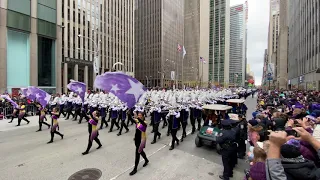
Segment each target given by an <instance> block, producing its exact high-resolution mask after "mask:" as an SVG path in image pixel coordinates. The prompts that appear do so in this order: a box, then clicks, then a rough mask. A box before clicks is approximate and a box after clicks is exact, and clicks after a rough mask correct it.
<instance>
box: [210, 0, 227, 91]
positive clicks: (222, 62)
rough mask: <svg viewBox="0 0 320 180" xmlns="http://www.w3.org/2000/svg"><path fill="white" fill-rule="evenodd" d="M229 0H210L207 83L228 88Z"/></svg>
mask: <svg viewBox="0 0 320 180" xmlns="http://www.w3.org/2000/svg"><path fill="white" fill-rule="evenodd" d="M229 5H230V0H210V34H209V81H210V82H211V84H212V85H215V86H229V46H230V8H229Z"/></svg>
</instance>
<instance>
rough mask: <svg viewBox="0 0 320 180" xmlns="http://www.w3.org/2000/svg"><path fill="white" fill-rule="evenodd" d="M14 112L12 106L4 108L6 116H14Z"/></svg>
mask: <svg viewBox="0 0 320 180" xmlns="http://www.w3.org/2000/svg"><path fill="white" fill-rule="evenodd" d="M12 113H13V107H12V106H7V107H6V108H5V109H4V114H5V117H6V118H10V117H11V116H12Z"/></svg>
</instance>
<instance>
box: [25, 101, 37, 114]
mask: <svg viewBox="0 0 320 180" xmlns="http://www.w3.org/2000/svg"><path fill="white" fill-rule="evenodd" d="M26 113H27V114H28V115H29V116H34V115H36V113H37V111H36V108H35V106H34V105H33V104H30V105H27V106H26Z"/></svg>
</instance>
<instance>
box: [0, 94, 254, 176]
mask: <svg viewBox="0 0 320 180" xmlns="http://www.w3.org/2000/svg"><path fill="white" fill-rule="evenodd" d="M255 102H256V98H254V99H252V98H251V97H249V98H248V99H247V101H246V104H247V106H248V108H249V112H248V114H249V115H248V117H250V118H251V113H252V109H253V108H254V106H255ZM28 118H29V119H30V120H31V123H30V124H29V125H26V124H23V125H22V126H21V127H14V125H15V124H8V123H7V120H2V121H0V174H1V175H0V180H67V179H68V178H69V177H70V176H71V175H72V174H74V173H76V172H77V171H80V170H83V169H86V168H97V169H99V170H100V171H101V173H102V176H101V178H100V179H102V180H109V179H119V180H127V179H133V180H135V179H137V180H138V179H148V180H153V179H154V180H158V179H159V180H160V179H161V180H167V179H168V180H169V179H181V180H182V179H183V180H188V179H190V180H193V179H194V180H199V179H219V178H218V175H219V174H221V172H222V169H223V167H222V165H221V164H222V163H221V157H220V156H219V155H218V154H217V153H216V152H215V151H214V150H213V149H211V148H208V147H201V148H197V147H196V146H195V144H194V139H195V135H192V136H191V135H188V136H187V138H186V139H185V141H184V142H183V143H180V145H179V146H177V147H176V149H174V150H173V151H169V146H168V145H169V143H170V141H171V137H167V136H165V130H164V129H161V133H162V138H161V140H160V141H158V142H157V143H156V144H152V145H151V144H150V142H151V141H152V134H151V133H150V131H151V128H149V129H148V143H147V146H146V148H145V152H146V154H147V156H148V158H149V160H150V164H149V165H148V166H147V167H142V164H143V158H141V161H142V162H140V164H139V168H138V173H137V174H136V175H134V176H132V177H130V176H129V172H130V171H131V170H132V168H133V165H134V156H135V147H134V142H133V137H134V131H135V128H134V126H130V127H129V128H130V132H129V133H126V134H123V135H122V136H120V137H118V136H117V135H116V134H117V131H114V132H112V133H108V129H104V130H101V131H99V133H100V136H99V138H100V140H101V142H102V144H103V147H102V148H101V149H99V150H96V149H95V148H96V147H97V144H95V142H94V143H93V146H92V148H91V151H90V153H89V154H88V155H85V156H83V155H82V154H81V153H82V152H83V151H85V149H86V146H87V141H88V132H87V124H86V123H83V124H81V125H79V124H77V123H76V122H75V121H71V120H68V121H66V120H64V119H63V118H60V119H59V122H60V128H61V132H62V133H64V134H65V138H64V139H63V140H60V137H57V136H56V137H55V140H54V143H52V144H46V143H47V142H48V141H49V139H50V134H49V130H47V129H46V128H45V126H44V127H43V131H42V132H37V133H36V132H35V131H36V130H37V129H38V127H37V126H38V124H37V120H38V119H37V117H28ZM16 121H17V120H14V123H16ZM23 123H24V122H23ZM188 128H190V126H189V127H188ZM189 130H190V129H188V131H189ZM189 132H190V131H189ZM178 135H181V132H178ZM246 166H247V165H246V163H244V162H243V161H239V165H238V167H237V168H236V169H235V172H234V176H235V177H234V178H233V179H242V178H243V168H244V167H246ZM240 167H241V168H240ZM81 179H86V180H90V174H89V175H87V176H84V177H83V178H79V180H81ZM77 180H78V179H77Z"/></svg>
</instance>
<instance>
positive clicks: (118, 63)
mask: <svg viewBox="0 0 320 180" xmlns="http://www.w3.org/2000/svg"><path fill="white" fill-rule="evenodd" d="M116 65H121V66H123V67H124V72H126V67H125V66H124V64H123V63H122V62H116V63H114V64H113V65H112V70H115V69H116Z"/></svg>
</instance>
